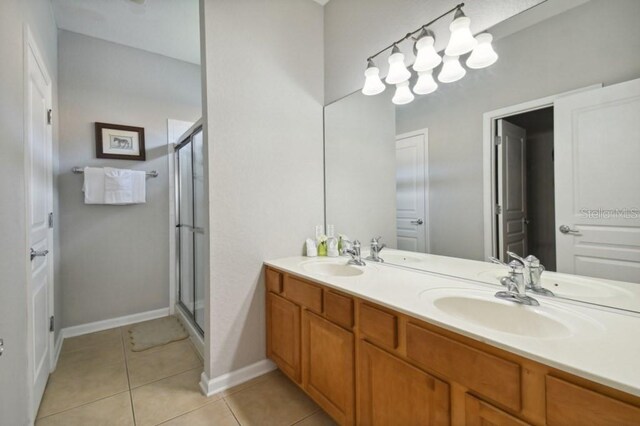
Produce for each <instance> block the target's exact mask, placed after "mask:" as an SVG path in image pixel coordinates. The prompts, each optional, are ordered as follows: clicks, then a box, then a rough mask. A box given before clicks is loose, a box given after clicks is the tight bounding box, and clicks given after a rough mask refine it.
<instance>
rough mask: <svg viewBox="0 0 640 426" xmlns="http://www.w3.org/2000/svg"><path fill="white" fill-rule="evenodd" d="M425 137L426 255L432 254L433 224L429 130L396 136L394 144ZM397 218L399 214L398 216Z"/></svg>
mask: <svg viewBox="0 0 640 426" xmlns="http://www.w3.org/2000/svg"><path fill="white" fill-rule="evenodd" d="M420 135H422V136H424V150H423V151H424V158H423V161H424V163H423V164H424V166H425V167H424V168H425V170H424V174H423V176H424V182H423V188H424V225H425V226H424V234H425V235H424V238H425V240H424V247H425V252H426V253H431V238H430V236H431V232H430V229H429V227H430V224H431V220H430V218H431V217H430V215H429V128H428V127H425V128H423V129H418V130H413V131H411V132H406V133H401V134H399V135H396V139H395V141H394V143H396V142H397V141H398V139H405V138H410V137H413V136H420ZM396 216H397V214H396ZM395 226H396V228H397V226H398V224H397V219H396V225H395Z"/></svg>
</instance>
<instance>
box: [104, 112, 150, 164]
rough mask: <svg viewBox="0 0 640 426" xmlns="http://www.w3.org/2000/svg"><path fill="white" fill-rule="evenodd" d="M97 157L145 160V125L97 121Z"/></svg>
mask: <svg viewBox="0 0 640 426" xmlns="http://www.w3.org/2000/svg"><path fill="white" fill-rule="evenodd" d="M95 128H96V158H109V159H116V160H136V161H145V159H146V151H145V147H144V127H134V126H125V125H121V124H109V123H98V122H96V123H95Z"/></svg>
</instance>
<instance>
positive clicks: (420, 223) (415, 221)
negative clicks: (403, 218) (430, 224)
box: [411, 218, 424, 225]
mask: <svg viewBox="0 0 640 426" xmlns="http://www.w3.org/2000/svg"><path fill="white" fill-rule="evenodd" d="M423 223H424V221H423V220H422V218H420V219H416V220H412V221H411V224H413V225H422V224H423Z"/></svg>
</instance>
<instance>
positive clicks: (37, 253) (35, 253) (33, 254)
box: [30, 249, 49, 260]
mask: <svg viewBox="0 0 640 426" xmlns="http://www.w3.org/2000/svg"><path fill="white" fill-rule="evenodd" d="M30 254H31V260H33V259H34V258H36V257H38V256H43V257H44V256H46V255H48V254H49V250H42V251H35V250H34V249H31V253H30Z"/></svg>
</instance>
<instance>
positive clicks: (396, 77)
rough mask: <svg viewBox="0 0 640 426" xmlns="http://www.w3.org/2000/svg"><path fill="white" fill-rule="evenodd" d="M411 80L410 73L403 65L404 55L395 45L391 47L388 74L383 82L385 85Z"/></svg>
mask: <svg viewBox="0 0 640 426" xmlns="http://www.w3.org/2000/svg"><path fill="white" fill-rule="evenodd" d="M410 78H411V72H409V70H408V69H407V66H406V65H405V64H404V53H402V52H401V51H400V48H398V46H397V45H394V46H393V49H392V50H391V56H389V74H387V78H386V79H385V81H386V82H387V84H398V83H402V82H403V81H407V80H409V79H410Z"/></svg>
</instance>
